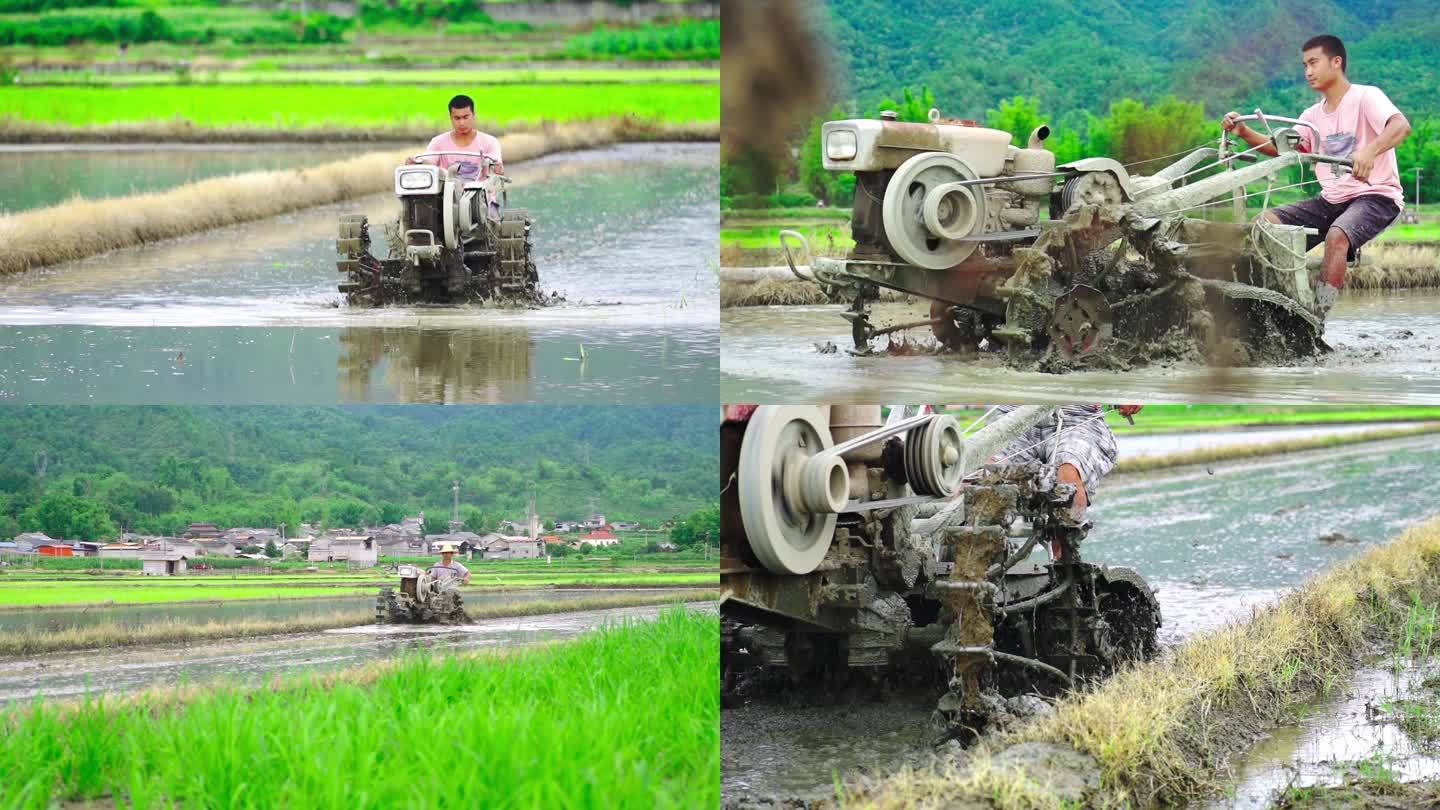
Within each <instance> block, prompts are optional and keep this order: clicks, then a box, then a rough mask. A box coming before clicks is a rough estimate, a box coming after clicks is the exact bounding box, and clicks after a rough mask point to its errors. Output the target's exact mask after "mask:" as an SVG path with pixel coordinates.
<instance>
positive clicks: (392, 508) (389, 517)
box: [380, 502, 405, 523]
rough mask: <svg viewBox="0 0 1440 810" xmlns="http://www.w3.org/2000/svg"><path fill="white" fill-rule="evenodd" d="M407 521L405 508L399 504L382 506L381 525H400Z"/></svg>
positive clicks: (384, 504)
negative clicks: (401, 522)
mask: <svg viewBox="0 0 1440 810" xmlns="http://www.w3.org/2000/svg"><path fill="white" fill-rule="evenodd" d="M404 519H405V507H403V506H401V505H400V504H398V503H388V502H387V503H382V504H380V522H381V523H399V522H400V521H402V520H404Z"/></svg>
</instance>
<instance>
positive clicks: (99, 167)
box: [0, 143, 403, 216]
mask: <svg viewBox="0 0 1440 810" xmlns="http://www.w3.org/2000/svg"><path fill="white" fill-rule="evenodd" d="M383 148H386V146H385V145H384V144H374V143H366V144H360V143H340V144H284V143H281V144H113V145H112V144H93V145H91V144H85V145H81V144H54V145H22V144H3V145H0V216H3V215H5V214H13V213H15V212H18V211H25V210H29V209H31V208H43V207H45V206H49V205H55V204H56V203H62V202H65V201H66V200H69V199H70V198H72V197H75V196H81V197H85V198H87V199H98V198H101V197H120V196H124V195H127V194H137V193H141V192H147V191H163V190H165V189H169V188H174V187H175V186H179V185H183V184H185V183H192V182H194V181H196V180H204V179H206V178H210V177H221V176H224V175H228V174H239V173H241V172H253V171H260V170H266V169H291V168H300V167H305V166H315V165H319V164H321V163H328V162H331V161H335V160H341V159H343V158H346V157H350V156H352V155H358V154H363V153H365V152H373V151H376V150H378V149H383ZM395 148H403V146H401V145H398V144H397V145H395Z"/></svg>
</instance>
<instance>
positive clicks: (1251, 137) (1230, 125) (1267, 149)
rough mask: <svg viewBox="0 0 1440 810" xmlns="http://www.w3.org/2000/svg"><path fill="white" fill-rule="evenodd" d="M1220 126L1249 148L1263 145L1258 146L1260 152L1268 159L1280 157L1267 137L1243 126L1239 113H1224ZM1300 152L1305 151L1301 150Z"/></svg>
mask: <svg viewBox="0 0 1440 810" xmlns="http://www.w3.org/2000/svg"><path fill="white" fill-rule="evenodd" d="M1220 126H1221V127H1223V128H1224V129H1225V131H1226V132H1233V133H1235V135H1236V136H1237V137H1239V138H1240V139H1241V140H1243V141H1245V143H1248V144H1250V145H1251V146H1260V144H1265V145H1264V146H1260V149H1259V151H1260V152H1262V153H1264V154H1267V155H1269V156H1270V157H1279V156H1280V153H1279V152H1277V151H1275V147H1274V146H1273V145H1271V144H1270V139H1269V138H1268V137H1266V136H1264V135H1261V134H1260V133H1258V132H1256V131H1255V130H1253V129H1251V128H1249V127H1247V126H1245V122H1244V121H1241V120H1240V113H1238V112H1234V111H1233V110H1232V111H1231V112H1228V113H1225V117H1224V118H1222V119H1220ZM1301 151H1307V150H1303V149H1302V150H1301Z"/></svg>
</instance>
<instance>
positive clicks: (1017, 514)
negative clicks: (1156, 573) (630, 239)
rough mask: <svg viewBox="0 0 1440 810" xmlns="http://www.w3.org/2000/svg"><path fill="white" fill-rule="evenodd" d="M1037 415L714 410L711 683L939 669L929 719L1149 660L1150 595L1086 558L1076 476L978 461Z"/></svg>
mask: <svg viewBox="0 0 1440 810" xmlns="http://www.w3.org/2000/svg"><path fill="white" fill-rule="evenodd" d="M1047 413H1048V409H1047V408H1045V407H1043V406H1027V407H1022V408H1020V409H1017V410H1016V411H1014V412H1012V413H1010V414H1007V415H1005V416H1002V417H1000V418H999V419H997V420H996V421H995V422H994V423H992V424H990V425H988V426H986V427H984V428H983V429H981V430H978V431H975V432H974V433H970V434H966V433H965V432H964V431H962V430H961V429H960V427H959V425H958V424H957V423H956V421H955V419H954V418H953V417H950V416H945V415H937V414H917V415H915V416H905V417H903V418H899V417H896V416H892V418H891V419H889V420H888V421H885V420H882V419H881V409H880V406H849V405H833V406H808V407H804V406H793V407H792V406H759V407H755V408H753V410H751V409H750V406H733V405H732V406H726V419H725V421H724V422H723V423H722V426H721V471H722V480H724V481H726V482H727V484H726V487H725V490H724V493H723V495H722V501H721V586H722V593H721V617H722V620H723V639H722V662H723V663H722V672H723V674H724V678H725V683H724V684H722V688H726V689H728V690H730V691H734V690H735V689H737V688H739V687H741V686H743V682H745V681H746V680H747V679H750V678H751V676H752V675H754V674H756V673H761V674H763V673H766V672H777V673H784V674H785V675H786V676H787V677H788V679H789V680H790V682H792V683H799V684H811V685H815V684H825V683H833V682H834V681H835V680H836V679H845V678H848V677H849V676H850V675H851V674H852V673H857V672H869V673H872V674H874V673H881V672H885V671H898V672H911V673H920V674H922V675H933V674H935V673H940V674H941V676H942V683H943V684H944V687H943V696H942V697H941V698H940V700H939V702H938V704H937V715H936V717H937V721H939V723H940V725H941V726H943V727H945V728H958V727H960V726H967V727H971V728H975V727H978V726H979V725H983V724H984V723H985V722H986V719H987V718H988V717H989V716H990V714H991V707H993V705H995V700H994V698H995V697H996V696H1000V695H1014V694H1020V693H1025V692H1035V693H1040V694H1054V693H1057V692H1060V691H1062V690H1064V689H1067V688H1069V687H1072V686H1074V685H1077V684H1079V683H1080V682H1082V681H1083V680H1085V679H1089V678H1098V677H1103V676H1105V675H1108V674H1109V673H1111V672H1113V671H1114V670H1115V669H1116V668H1117V667H1119V666H1120V665H1122V664H1123V663H1124V662H1125V661H1130V660H1139V659H1143V658H1146V657H1148V656H1150V655H1151V654H1153V653H1154V651H1155V648H1156V630H1157V628H1158V626H1159V622H1160V615H1159V606H1158V604H1157V603H1156V601H1155V599H1154V596H1153V594H1152V592H1151V590H1150V588H1149V587H1148V586H1147V585H1146V584H1145V582H1144V580H1143V579H1141V578H1140V576H1139V575H1138V574H1136V573H1135V572H1134V571H1133V570H1130V569H1128V568H1119V567H1107V566H1101V565H1096V564H1093V563H1087V562H1083V561H1082V560H1081V558H1080V546H1081V544H1082V542H1083V540H1084V537H1085V534H1086V532H1087V531H1088V529H1089V524H1088V523H1085V522H1083V521H1077V520H1076V519H1075V518H1074V517H1073V515H1072V511H1071V504H1072V501H1073V498H1074V494H1075V492H1074V488H1073V487H1072V486H1070V485H1068V484H1057V483H1056V482H1055V480H1054V476H1053V471H1048V470H1046V469H1044V468H1042V467H1040V466H1039V465H1038V464H1033V463H1032V464H1029V465H1012V464H1005V463H1004V462H1003V460H1000V459H997V460H996V462H995V463H987V462H989V460H990V459H992V458H994V457H996V456H997V454H998V453H999V452H1000V451H1001V450H1002V449H1003V448H1005V447H1006V446H1007V445H1009V444H1010V443H1011V442H1012V441H1014V440H1015V439H1016V438H1017V437H1018V436H1019V435H1021V434H1022V433H1023V432H1024V431H1025V430H1026V429H1027V428H1028V427H1029V426H1030V425H1033V424H1035V423H1036V422H1037V421H1038V420H1039V419H1041V418H1043V417H1044V416H1045V415H1046V414H1047Z"/></svg>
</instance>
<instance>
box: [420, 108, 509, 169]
mask: <svg viewBox="0 0 1440 810" xmlns="http://www.w3.org/2000/svg"><path fill="white" fill-rule="evenodd" d="M450 124H451V126H452V127H453V128H452V129H451V130H450V131H449V132H442V133H440V134H439V135H436V136H435V137H433V138H431V139H430V145H429V146H427V147H425V151H426V152H469V153H471V154H473V155H475V156H476V158H475V160H469V159H467V158H464V157H457V156H455V155H438V156H436V157H428V158H420V159H419V160H416V159H415V158H408V159H407V160H406V161H405V162H406V163H433V164H434V165H436V166H439V167H440V168H442V169H448V168H451V167H454V169H455V174H456V176H458V177H460V178H462V179H464V180H470V181H475V180H483V179H484V178H485V177H486V175H487V174H488V171H487V170H486V168H485V166H484V165H483V159H482V158H484V157H489V158H490V159H491V160H494V161H495V168H494V171H495V172H496V173H498V174H504V173H505V166H504V164H503V163H502V162H501V160H500V139H499V138H496V137H495V136H493V135H487V134H485V133H483V132H480V131H479V130H477V129H475V101H474V100H473V99H471V98H470V97H469V96H456V97H454V98H452V99H450Z"/></svg>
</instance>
